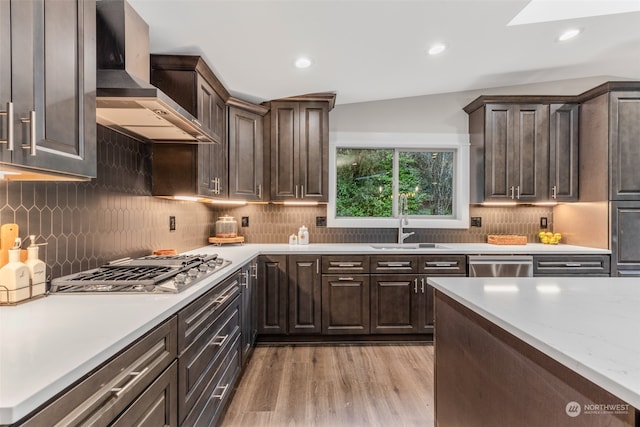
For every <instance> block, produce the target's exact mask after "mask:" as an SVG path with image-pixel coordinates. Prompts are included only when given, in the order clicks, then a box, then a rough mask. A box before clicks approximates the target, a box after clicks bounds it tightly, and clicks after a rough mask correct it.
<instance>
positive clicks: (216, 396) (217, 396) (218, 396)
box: [211, 384, 229, 400]
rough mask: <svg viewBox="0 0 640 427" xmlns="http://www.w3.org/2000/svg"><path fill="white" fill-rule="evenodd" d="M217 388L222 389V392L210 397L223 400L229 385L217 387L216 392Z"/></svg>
mask: <svg viewBox="0 0 640 427" xmlns="http://www.w3.org/2000/svg"><path fill="white" fill-rule="evenodd" d="M219 388H221V389H222V392H221V393H220V394H213V395H212V396H211V397H213V398H216V399H220V400H223V399H224V395H225V394H227V390H228V389H229V384H227V385H224V386H218V387H216V390H217V389H219Z"/></svg>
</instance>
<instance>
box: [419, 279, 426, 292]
mask: <svg viewBox="0 0 640 427" xmlns="http://www.w3.org/2000/svg"><path fill="white" fill-rule="evenodd" d="M424 282H425V280H424V277H421V278H420V287H421V290H422V293H423V294H424Z"/></svg>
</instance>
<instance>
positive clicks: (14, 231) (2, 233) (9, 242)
mask: <svg viewBox="0 0 640 427" xmlns="http://www.w3.org/2000/svg"><path fill="white" fill-rule="evenodd" d="M18 236H19V230H18V224H2V226H0V267H2V266H3V265H5V264H6V263H8V262H9V249H11V248H12V247H13V244H14V243H15V241H16V237H18Z"/></svg>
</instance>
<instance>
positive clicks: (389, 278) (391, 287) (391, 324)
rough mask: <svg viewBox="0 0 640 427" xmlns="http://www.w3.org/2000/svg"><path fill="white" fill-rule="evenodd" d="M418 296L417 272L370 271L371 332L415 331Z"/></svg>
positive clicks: (400, 332)
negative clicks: (387, 272)
mask: <svg viewBox="0 0 640 427" xmlns="http://www.w3.org/2000/svg"><path fill="white" fill-rule="evenodd" d="M420 296H421V293H420V277H419V275H417V274H372V275H371V333H372V334H406V333H417V332H418V322H419V306H420V304H419V298H420Z"/></svg>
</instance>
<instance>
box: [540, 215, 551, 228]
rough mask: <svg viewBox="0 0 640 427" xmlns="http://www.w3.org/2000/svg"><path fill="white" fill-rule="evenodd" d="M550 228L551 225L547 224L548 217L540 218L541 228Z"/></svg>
mask: <svg viewBox="0 0 640 427" xmlns="http://www.w3.org/2000/svg"><path fill="white" fill-rule="evenodd" d="M548 226H549V223H548V222H547V217H546V216H541V217H540V228H547V227H548Z"/></svg>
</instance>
